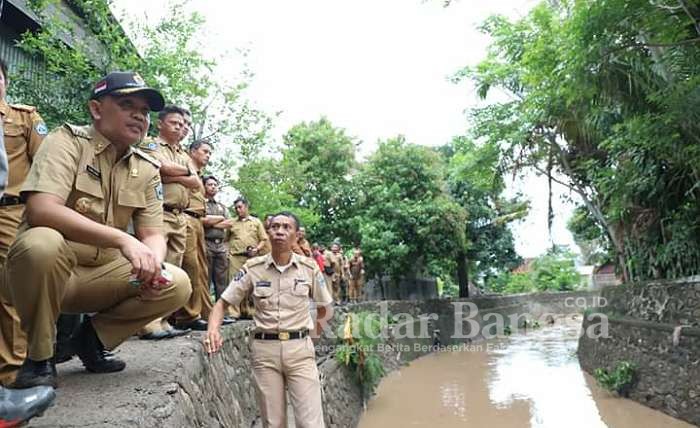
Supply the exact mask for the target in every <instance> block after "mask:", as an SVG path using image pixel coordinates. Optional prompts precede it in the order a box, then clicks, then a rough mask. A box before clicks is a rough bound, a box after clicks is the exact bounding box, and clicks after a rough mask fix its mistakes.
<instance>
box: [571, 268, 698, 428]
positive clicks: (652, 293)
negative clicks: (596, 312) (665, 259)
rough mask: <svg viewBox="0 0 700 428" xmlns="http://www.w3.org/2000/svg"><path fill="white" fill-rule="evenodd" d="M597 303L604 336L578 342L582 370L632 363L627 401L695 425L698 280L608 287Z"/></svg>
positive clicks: (587, 323) (696, 420)
mask: <svg viewBox="0 0 700 428" xmlns="http://www.w3.org/2000/svg"><path fill="white" fill-rule="evenodd" d="M602 299H605V300H607V305H606V306H604V307H602V308H601V312H602V313H604V314H605V315H606V316H607V317H608V320H609V323H608V335H607V337H589V336H585V335H584V336H582V337H581V338H580V340H579V352H578V355H579V361H580V362H581V366H582V367H583V369H584V370H586V371H587V372H589V373H593V372H594V371H595V369H597V368H605V369H608V370H611V369H613V368H614V367H615V366H616V365H617V364H619V363H620V362H623V361H627V362H631V363H634V364H635V365H636V366H637V374H636V380H635V382H634V383H633V385H632V387H631V388H630V390H629V398H631V399H633V400H636V401H638V402H640V403H642V404H644V405H647V406H649V407H652V408H655V409H658V410H661V411H663V412H664V413H667V414H669V415H671V416H674V417H676V418H679V419H683V420H686V421H688V422H690V423H692V424H695V425H700V277H693V278H689V279H686V280H681V281H666V282H649V283H643V284H630V285H624V286H616V287H608V288H605V289H603V290H602ZM595 323H598V321H597V320H596V319H590V320H589V319H586V320H585V321H584V328H588V327H589V326H592V325H593V324H595Z"/></svg>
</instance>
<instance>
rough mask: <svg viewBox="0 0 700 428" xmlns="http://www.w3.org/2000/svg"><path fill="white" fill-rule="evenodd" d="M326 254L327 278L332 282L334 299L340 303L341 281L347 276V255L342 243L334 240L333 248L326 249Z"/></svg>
mask: <svg viewBox="0 0 700 428" xmlns="http://www.w3.org/2000/svg"><path fill="white" fill-rule="evenodd" d="M324 256H325V258H326V260H325V264H324V266H325V270H326V271H325V274H326V279H327V280H328V282H330V284H331V290H332V291H333V300H334V301H335V302H336V303H340V298H341V294H340V292H341V288H340V287H341V281H342V280H343V279H344V278H345V256H344V255H343V252H342V251H341V247H340V243H339V242H337V241H336V242H333V244H331V250H330V251H326V252H325V254H324Z"/></svg>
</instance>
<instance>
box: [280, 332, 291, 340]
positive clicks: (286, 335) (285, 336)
mask: <svg viewBox="0 0 700 428" xmlns="http://www.w3.org/2000/svg"><path fill="white" fill-rule="evenodd" d="M277 337H278V338H279V339H280V340H283V341H284V340H289V332H288V331H281V332H280V333H279V334H278V335H277Z"/></svg>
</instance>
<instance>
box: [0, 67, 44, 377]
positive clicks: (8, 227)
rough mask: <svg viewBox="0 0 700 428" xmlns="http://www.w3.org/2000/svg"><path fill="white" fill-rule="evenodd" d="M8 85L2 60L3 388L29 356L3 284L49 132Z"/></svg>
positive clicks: (0, 272)
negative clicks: (25, 188)
mask: <svg viewBox="0 0 700 428" xmlns="http://www.w3.org/2000/svg"><path fill="white" fill-rule="evenodd" d="M8 83H9V81H8V79H7V66H6V64H5V62H4V61H3V60H2V59H0V117H1V118H2V127H3V132H4V135H5V150H6V152H7V160H8V166H9V175H8V177H7V187H6V188H5V194H4V195H3V196H2V197H1V198H0V383H2V384H3V385H9V384H10V383H12V382H13V381H14V377H15V375H16V374H17V370H19V367H20V365H21V364H22V361H24V358H25V357H26V355H27V337H26V336H25V334H24V333H23V332H22V329H21V328H20V323H19V317H18V316H17V312H16V311H15V308H14V307H13V306H12V303H11V301H10V296H9V289H8V288H7V286H6V284H4V279H5V274H4V270H5V261H6V260H7V251H8V250H9V249H10V245H12V242H13V241H14V240H15V235H16V234H17V227H19V224H20V222H21V221H22V213H23V212H24V201H23V200H22V199H21V198H20V194H19V191H20V187H21V186H22V183H24V179H25V178H26V177H27V174H28V173H29V168H30V167H31V165H32V161H33V159H34V156H35V155H36V152H37V150H39V145H40V144H41V142H42V141H43V140H44V137H45V136H46V134H47V133H48V130H47V128H46V124H45V123H44V121H43V120H42V119H41V116H39V113H37V111H36V108H34V107H31V106H25V105H21V104H8V103H7V101H5V96H6V93H7V86H8ZM3 184H5V183H3Z"/></svg>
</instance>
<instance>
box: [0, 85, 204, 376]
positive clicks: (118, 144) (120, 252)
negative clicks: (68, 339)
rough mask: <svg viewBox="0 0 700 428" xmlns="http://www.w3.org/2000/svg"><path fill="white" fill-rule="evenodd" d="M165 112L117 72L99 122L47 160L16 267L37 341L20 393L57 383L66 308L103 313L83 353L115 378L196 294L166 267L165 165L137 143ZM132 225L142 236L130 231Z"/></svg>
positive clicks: (30, 201)
mask: <svg viewBox="0 0 700 428" xmlns="http://www.w3.org/2000/svg"><path fill="white" fill-rule="evenodd" d="M163 105H164V101H163V97H162V96H161V95H160V93H159V92H158V91H156V90H155V89H151V88H148V87H147V86H146V85H145V83H144V82H143V79H141V78H140V76H138V75H137V74H134V73H130V72H114V73H110V74H108V75H107V76H106V77H105V78H104V79H102V80H100V81H99V82H98V83H97V84H96V85H95V88H94V90H93V94H92V97H91V99H90V102H89V105H88V106H89V109H90V114H91V116H92V119H93V124H92V126H74V125H69V124H66V125H64V126H62V127H60V128H58V129H56V130H55V131H53V132H52V133H51V134H49V135H48V136H47V137H46V140H45V144H42V146H41V148H40V149H39V151H38V152H37V155H36V157H35V158H34V163H33V165H32V168H31V170H30V172H29V176H28V177H27V180H26V181H25V183H24V185H23V187H22V195H23V196H25V197H26V199H27V203H26V210H25V218H24V221H23V223H22V225H21V226H20V229H19V233H18V236H17V240H16V241H15V242H14V244H13V245H12V246H11V247H10V251H9V255H8V262H7V266H8V268H7V274H8V283H9V288H10V292H11V294H12V298H13V301H14V304H15V307H16V309H17V313H18V314H19V317H20V320H21V325H22V328H23V330H24V331H25V332H26V333H27V336H28V339H29V346H28V357H27V359H26V360H25V361H24V363H23V364H22V367H21V368H20V371H19V374H18V375H17V379H16V381H15V387H18V388H28V387H31V386H35V385H52V386H55V385H56V373H55V368H54V366H53V365H52V362H51V361H52V357H53V354H54V341H55V328H54V326H55V323H56V319H57V318H58V316H59V314H60V313H61V312H65V313H93V314H94V315H93V316H92V317H89V318H86V320H85V321H84V322H83V323H82V325H81V326H80V328H79V330H78V332H77V334H76V335H75V337H74V339H73V343H72V345H73V348H74V350H75V352H76V354H77V355H78V357H79V358H80V359H81V360H82V362H83V365H84V366H85V368H86V369H87V370H89V371H91V372H96V373H106V372H115V371H120V370H123V369H124V367H125V363H124V362H123V361H121V360H119V359H117V358H114V357H111V356H110V354H109V353H107V352H106V350H112V349H114V348H115V347H116V346H118V345H119V344H120V343H121V342H123V341H124V340H125V339H126V338H128V337H129V336H131V335H132V334H134V332H136V331H137V330H138V329H139V328H141V327H143V326H144V325H145V324H147V323H148V322H149V321H151V320H153V319H155V318H158V317H161V316H163V315H166V314H170V313H172V312H173V311H175V310H176V309H178V308H179V307H181V306H182V305H183V304H184V302H185V301H186V300H187V298H188V297H189V295H190V293H191V287H190V282H189V279H188V278H187V275H186V274H185V273H184V272H183V271H182V270H181V269H179V268H177V267H175V266H172V265H169V264H164V263H163V260H164V258H165V251H166V247H165V240H164V238H163V232H162V228H163V211H162V209H163V208H162V186H161V182H160V175H159V173H158V168H159V166H160V165H159V163H158V161H156V160H154V159H152V158H150V157H149V156H148V155H146V154H144V153H142V152H140V151H139V150H137V149H134V148H133V147H132V145H133V144H135V143H137V142H139V141H141V140H142V139H143V137H144V136H145V134H146V131H147V129H148V124H149V112H150V111H157V110H160V109H162V108H163ZM130 221H133V226H134V232H135V235H136V237H134V236H132V235H130V234H128V233H127V226H128V224H129V222H130Z"/></svg>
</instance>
